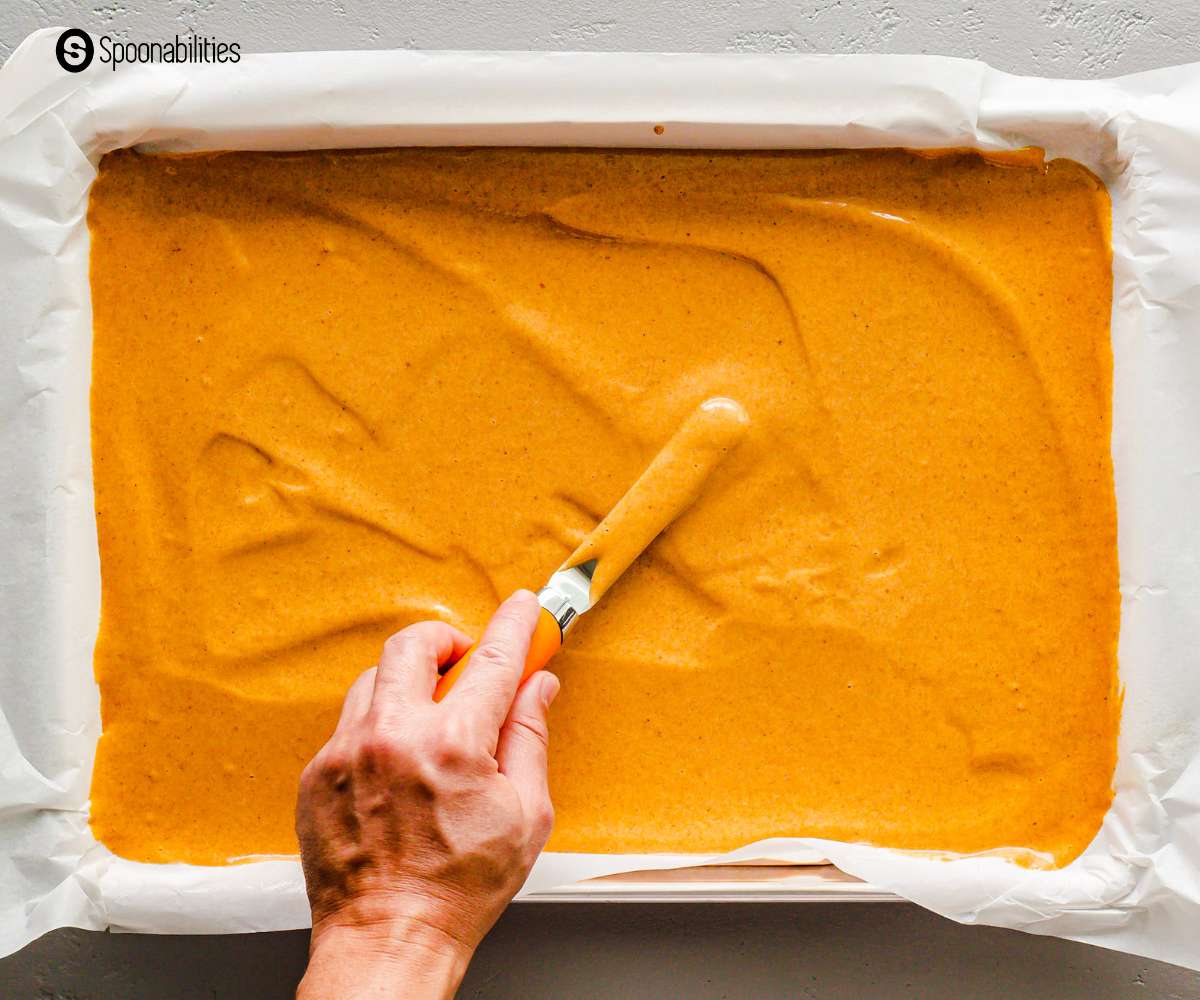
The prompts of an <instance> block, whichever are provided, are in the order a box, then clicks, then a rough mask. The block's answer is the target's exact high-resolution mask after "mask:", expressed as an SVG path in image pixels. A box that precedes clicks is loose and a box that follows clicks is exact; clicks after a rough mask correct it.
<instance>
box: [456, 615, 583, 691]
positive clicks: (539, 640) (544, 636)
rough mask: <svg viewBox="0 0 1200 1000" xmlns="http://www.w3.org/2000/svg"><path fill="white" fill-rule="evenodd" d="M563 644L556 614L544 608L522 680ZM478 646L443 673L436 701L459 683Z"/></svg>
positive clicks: (543, 663) (539, 616) (468, 651)
mask: <svg viewBox="0 0 1200 1000" xmlns="http://www.w3.org/2000/svg"><path fill="white" fill-rule="evenodd" d="M561 645H562V629H560V628H559V627H558V622H557V621H555V618H554V615H552V614H550V612H549V611H547V610H546V609H545V608H542V611H541V614H539V615H538V620H537V627H536V628H535V629H534V630H533V638H532V639H530V640H529V655H528V656H526V657H525V669H524V671H523V672H522V673H521V680H522V681H524V680H525V679H526V678H527V677H529V676H531V675H532V674H536V673H537V672H538V671H539V670H541V669H542V667H544V666H545V665H546V664H547V663H549V662H550V657H552V656H553V655H554V654H555V653H557V652H558V647H559V646H561ZM478 648H479V643H475V645H474V646H472V647H471V648H470V649H468V650H467V651H466V652H465V653H463V655H462V659H460V660H459V661H458V662H457V663H456V664H454V666H452V667H451V668H450V669H449V670H447V671H446V672H445V673H444V674H442V676H441V678H440V679H439V680H438V683H437V687H436V688H434V691H433V700H434V701H441V700H442V699H443V698H445V697H446V695H447V694H449V692H450V689H451V688H452V687H454V685H455V684H456V683H458V679H459V678H460V677H461V676H462V674H463V671H464V670H466V669H467V662H468V661H469V660H470V659H471V654H472V653H474V652H475V650H476V649H478Z"/></svg>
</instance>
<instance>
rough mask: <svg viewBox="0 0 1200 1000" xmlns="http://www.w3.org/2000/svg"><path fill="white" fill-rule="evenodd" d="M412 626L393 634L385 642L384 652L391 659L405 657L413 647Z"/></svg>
mask: <svg viewBox="0 0 1200 1000" xmlns="http://www.w3.org/2000/svg"><path fill="white" fill-rule="evenodd" d="M411 629H412V626H411V625H410V626H409V627H408V628H404V629H401V630H400V631H399V632H393V633H392V634H391V635H389V636H388V637H387V638H386V639H384V640H383V652H384V654H385V655H387V656H389V657H393V656H404V655H405V654H406V653H407V652H408V650H409V648H410V647H411V646H412V639H413V636H412V631H411Z"/></svg>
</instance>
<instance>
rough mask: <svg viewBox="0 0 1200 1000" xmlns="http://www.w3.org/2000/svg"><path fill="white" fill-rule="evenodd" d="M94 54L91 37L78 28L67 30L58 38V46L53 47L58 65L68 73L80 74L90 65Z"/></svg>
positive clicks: (94, 48)
mask: <svg viewBox="0 0 1200 1000" xmlns="http://www.w3.org/2000/svg"><path fill="white" fill-rule="evenodd" d="M95 54H96V47H95V45H93V44H92V38H91V36H90V35H89V34H88V33H87V32H86V31H80V30H79V29H78V28H68V29H67V30H66V31H64V32H63V33H62V34H61V35H59V36H58V44H57V45H55V46H54V55H55V56H56V57H57V58H58V64H59V65H60V66H61V67H62V68H63V69H65V70H66V71H67V72H68V73H82V72H83V71H84V70H85V69H87V68H88V67H89V66H90V65H91V64H92V57H93V56H94V55H95Z"/></svg>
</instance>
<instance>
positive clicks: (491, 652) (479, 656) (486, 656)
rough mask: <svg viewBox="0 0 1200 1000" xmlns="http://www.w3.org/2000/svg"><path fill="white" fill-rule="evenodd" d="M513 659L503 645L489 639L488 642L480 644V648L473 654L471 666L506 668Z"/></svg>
mask: <svg viewBox="0 0 1200 1000" xmlns="http://www.w3.org/2000/svg"><path fill="white" fill-rule="evenodd" d="M511 659H512V657H511V656H510V655H509V652H508V650H507V649H506V648H505V647H504V645H503V644H502V643H500V642H497V641H496V640H495V639H489V640H488V641H486V642H483V643H480V645H479V648H478V649H477V650H475V652H474V653H472V654H471V665H472V666H479V665H486V666H492V667H505V666H507V665H508V663H509V661H510V660H511Z"/></svg>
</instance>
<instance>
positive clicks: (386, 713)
mask: <svg viewBox="0 0 1200 1000" xmlns="http://www.w3.org/2000/svg"><path fill="white" fill-rule="evenodd" d="M538 613H539V607H538V603H537V600H536V598H535V597H534V595H533V594H531V593H530V592H529V591H518V592H517V593H515V594H514V595H513V596H512V597H510V598H509V599H508V600H507V601H505V602H504V604H502V605H501V606H500V609H499V610H498V611H497V612H496V614H495V615H494V616H493V618H492V620H491V622H490V623H489V624H488V626H487V629H486V630H485V631H484V633H483V637H482V639H481V641H480V645H479V648H478V649H477V650H476V651H475V652H474V654H473V655H472V659H471V665H470V667H469V669H468V670H467V671H466V672H465V673H464V674H463V677H462V679H461V680H460V681H459V682H458V684H457V685H455V687H454V688H453V689H452V690H451V691H450V693H449V694H448V695H447V697H446V698H445V699H444V700H443V701H442V702H440V703H435V702H434V701H433V690H434V686H435V685H436V683H437V678H438V667H439V666H440V665H443V664H446V663H449V662H454V661H455V660H457V659H458V657H460V656H461V655H462V654H463V653H465V652H466V651H467V649H468V648H469V647H470V645H471V640H470V638H468V637H467V636H466V635H464V634H463V633H461V632H459V631H458V630H456V629H454V628H451V627H450V626H449V625H446V624H443V623H440V622H420V623H419V624H416V625H410V626H409V627H408V628H406V629H403V630H402V631H400V632H397V633H396V634H395V635H394V636H392V637H391V638H390V639H388V641H387V643H386V644H385V645H384V649H383V655H382V656H381V657H380V660H379V665H378V667H375V668H373V669H371V670H368V671H367V672H366V673H364V674H363V675H362V676H361V677H359V678H358V680H357V681H355V682H354V685H353V686H352V687H351V688H350V691H349V693H348V694H347V695H346V701H345V704H344V706H343V708H342V714H341V718H340V719H339V721H338V724H337V728H336V730H335V731H334V733H333V735H332V736H331V737H330V738H329V742H328V743H326V744H325V746H324V747H322V748H321V750H320V751H318V753H317V755H316V756H315V757H314V758H313V760H312V762H311V763H310V764H309V765H308V766H307V767H306V768H305V769H304V773H303V774H302V775H301V778H300V796H299V802H298V804H297V807H296V832H297V834H298V835H299V839H300V854H301V860H302V862H303V866H304V879H305V883H306V885H307V888H308V898H309V903H310V905H311V907H312V920H313V931H312V944H311V946H310V951H309V967H308V971H307V972H306V973H305V977H304V981H303V982H302V983H301V984H300V989H299V992H298V996H299V997H300V998H303V1000H317V998H322V997H338V998H340V1000H345V998H351V997H373V996H388V997H394V996H399V995H404V996H451V995H453V993H454V991H455V990H456V989H457V987H458V984H459V982H460V981H461V979H462V976H463V974H464V973H465V972H466V967H467V962H468V961H469V960H470V957H471V954H472V953H473V951H474V949H475V947H476V946H477V945H478V944H479V942H480V941H481V940H482V938H483V936H484V935H485V934H486V933H487V932H488V930H489V929H490V928H491V926H492V925H493V924H494V923H495V922H496V919H497V918H498V917H499V916H500V914H501V912H503V910H504V908H505V906H507V905H508V903H509V901H510V900H511V899H512V897H513V895H514V894H515V893H516V892H517V890H518V889H520V887H521V885H522V884H523V882H524V881H525V878H526V876H527V875H528V874H529V869H530V868H531V867H532V866H533V862H534V860H535V859H536V858H537V856H538V853H539V852H540V851H541V849H542V847H543V846H544V844H545V842H546V838H547V837H548V836H549V835H550V827H551V825H552V824H553V821H554V820H553V817H554V814H553V809H552V808H551V804H550V793H549V790H548V788H547V785H546V745H547V728H546V710H547V709H548V708H549V705H550V702H551V701H552V700H553V699H554V696H555V694H557V692H558V680H557V678H555V677H554V676H553V675H552V674H548V673H546V672H544V671H539V672H538V673H536V674H534V675H533V676H531V677H530V678H529V679H528V680H527V681H526V682H525V683H524V684H522V685H520V689H519V690H518V684H519V683H520V678H521V672H522V669H523V666H524V662H525V654H526V652H527V650H528V647H529V638H530V635H531V634H532V632H533V628H534V625H535V623H536V621H537V616H538Z"/></svg>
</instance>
